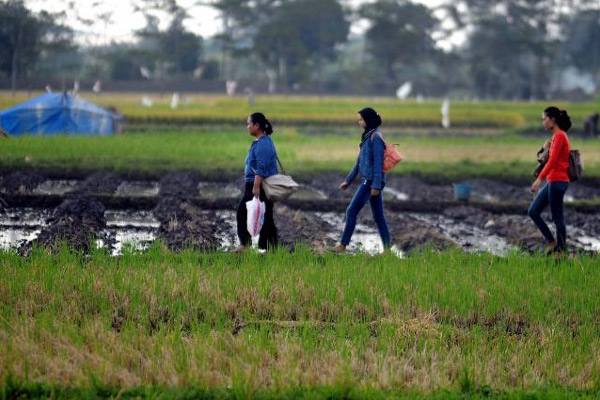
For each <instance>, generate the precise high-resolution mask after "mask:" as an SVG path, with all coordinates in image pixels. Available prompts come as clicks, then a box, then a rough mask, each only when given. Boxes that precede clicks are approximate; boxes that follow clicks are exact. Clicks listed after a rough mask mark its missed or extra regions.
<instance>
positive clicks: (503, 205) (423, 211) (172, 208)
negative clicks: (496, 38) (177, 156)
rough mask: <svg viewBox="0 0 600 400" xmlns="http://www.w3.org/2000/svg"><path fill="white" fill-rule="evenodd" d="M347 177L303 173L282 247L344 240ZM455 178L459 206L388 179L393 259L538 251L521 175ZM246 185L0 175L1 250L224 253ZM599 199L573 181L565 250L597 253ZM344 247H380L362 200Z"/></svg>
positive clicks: (193, 177) (280, 223) (282, 211)
mask: <svg viewBox="0 0 600 400" xmlns="http://www.w3.org/2000/svg"><path fill="white" fill-rule="evenodd" d="M342 179H343V176H341V175H336V174H322V175H319V176H315V177H308V178H305V179H304V180H303V181H301V184H302V187H301V190H300V191H299V192H298V193H297V194H296V195H295V196H294V197H292V198H291V199H290V200H288V201H286V202H283V203H278V204H277V205H276V208H275V218H276V224H277V227H278V229H279V236H280V241H281V243H282V244H283V245H284V246H285V247H286V248H288V249H290V250H293V249H294V247H295V246H296V245H297V244H298V243H304V244H307V245H309V246H311V247H312V248H313V249H314V250H315V251H325V250H326V249H327V248H329V247H331V246H333V245H334V244H335V243H336V241H337V240H339V237H340V235H341V231H342V228H343V223H344V210H345V208H346V206H347V205H348V203H349V201H350V199H351V197H352V195H353V191H354V188H351V189H349V190H348V191H346V192H340V191H339V190H337V185H338V184H339V182H340V181H341V180H342ZM461 183H467V184H469V185H471V186H472V187H473V192H472V194H471V198H470V200H469V202H460V201H456V200H455V198H454V189H453V187H452V185H451V183H449V182H433V181H431V180H430V181H424V180H422V179H420V178H417V177H401V176H392V177H390V179H389V181H388V183H387V186H386V188H385V190H384V195H385V201H386V218H387V220H388V224H389V227H390V231H391V234H392V242H393V244H394V248H395V249H396V250H397V251H398V253H399V254H405V253H407V252H410V251H413V250H415V249H420V248H423V247H424V246H431V247H433V248H436V249H445V248H448V247H452V246H457V247H461V248H463V249H465V250H467V251H488V252H492V253H494V254H498V255H502V254H506V253H507V252H510V251H512V250H523V251H529V252H533V251H536V250H539V249H541V248H542V247H543V241H542V237H541V235H540V233H539V232H538V231H537V229H536V228H535V226H534V225H533V223H532V222H531V221H530V220H529V219H528V218H527V216H526V210H527V206H528V204H529V202H530V201H531V199H532V194H531V193H530V192H529V189H528V184H527V182H517V183H514V182H501V181H494V180H489V179H471V180H465V181H462V182H461ZM242 187H243V181H242V179H238V180H233V181H231V180H228V181H220V180H219V179H218V177H217V178H215V177H210V178H207V177H201V176H199V175H198V174H196V173H191V172H173V173H168V174H165V175H163V176H158V177H157V176H152V177H150V176H137V177H131V176H120V175H118V174H116V173H113V172H97V173H91V174H87V175H68V174H64V173H63V174H41V173H35V172H27V171H14V172H10V173H5V174H3V175H1V176H0V248H5V249H7V248H12V249H16V250H17V251H19V252H21V253H23V254H27V252H28V251H30V249H31V248H32V247H33V246H43V247H45V248H47V249H49V250H51V249H55V248H56V246H57V243H61V242H66V243H68V244H69V245H70V246H73V247H76V248H80V249H82V250H89V249H90V248H91V247H93V246H99V247H106V248H108V249H110V252H111V253H112V254H115V255H116V254H120V253H121V252H122V250H123V246H133V247H135V248H140V249H143V248H145V247H147V246H148V245H149V244H150V243H152V242H153V241H154V240H156V239H161V240H162V241H163V242H164V243H165V244H166V245H167V246H168V247H169V248H171V249H174V250H181V249H183V248H187V247H193V248H196V249H205V250H221V251H228V250H230V249H232V248H234V247H235V246H236V245H237V237H236V234H235V208H236V206H237V203H238V201H239V198H240V196H241V188H242ZM599 198H600V186H598V185H597V182H585V181H583V182H581V183H574V184H572V185H571V188H570V189H569V192H568V196H567V224H568V236H569V238H568V239H569V244H570V249H571V251H572V252H594V253H597V252H599V251H600V214H599V213H598V212H597V211H598V210H599V209H600V207H598V206H594V205H585V204H581V202H580V201H579V200H593V199H599ZM545 217H546V218H547V220H549V219H550V216H549V215H548V214H546V215H545ZM549 222H551V221H549ZM350 250H351V251H357V250H360V251H367V252H370V253H376V252H378V251H380V250H381V245H380V242H379V237H378V235H377V232H376V228H375V225H374V223H373V222H372V220H371V216H370V210H369V209H368V207H366V208H365V209H364V210H363V211H362V212H361V215H360V217H359V224H358V226H357V230H356V232H355V235H354V236H353V240H352V245H351V247H350Z"/></svg>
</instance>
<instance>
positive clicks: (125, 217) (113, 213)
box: [104, 210, 160, 229]
mask: <svg viewBox="0 0 600 400" xmlns="http://www.w3.org/2000/svg"><path fill="white" fill-rule="evenodd" d="M104 218H105V219H106V226H107V227H112V226H114V227H134V228H152V229H157V228H160V222H158V220H157V219H156V218H154V215H153V214H152V212H151V211H122V210H106V211H105V212H104Z"/></svg>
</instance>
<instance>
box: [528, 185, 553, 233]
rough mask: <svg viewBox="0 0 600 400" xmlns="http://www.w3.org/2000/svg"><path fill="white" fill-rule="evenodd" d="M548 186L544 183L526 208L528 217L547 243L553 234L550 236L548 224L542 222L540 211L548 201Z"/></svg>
mask: <svg viewBox="0 0 600 400" xmlns="http://www.w3.org/2000/svg"><path fill="white" fill-rule="evenodd" d="M549 186H550V185H549V184H545V185H544V187H543V188H541V189H540V191H539V192H538V194H537V196H535V199H534V200H533V201H532V202H531V205H530V206H529V210H527V215H529V218H531V219H532V220H533V222H534V223H535V224H536V225H537V227H538V229H539V230H540V231H541V232H542V235H544V238H545V239H546V241H547V242H548V243H550V242H553V241H554V236H552V232H550V228H548V225H546V222H544V219H543V218H542V211H543V210H544V208H546V206H547V205H548V203H549V202H550V200H549V195H548V192H549V190H550V188H549Z"/></svg>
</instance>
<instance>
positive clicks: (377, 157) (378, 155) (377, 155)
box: [371, 134, 385, 196]
mask: <svg viewBox="0 0 600 400" xmlns="http://www.w3.org/2000/svg"><path fill="white" fill-rule="evenodd" d="M384 151H385V143H384V142H383V139H382V138H381V135H378V134H375V137H374V138H373V184H372V185H371V189H375V190H377V191H379V190H381V181H382V180H383V152H384ZM377 194H379V193H377ZM377 194H374V196H376V195H377Z"/></svg>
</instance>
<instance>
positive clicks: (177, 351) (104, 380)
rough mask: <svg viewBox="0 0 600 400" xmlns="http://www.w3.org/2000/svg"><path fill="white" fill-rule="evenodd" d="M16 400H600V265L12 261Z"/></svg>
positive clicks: (309, 258)
mask: <svg viewBox="0 0 600 400" xmlns="http://www.w3.org/2000/svg"><path fill="white" fill-rule="evenodd" d="M0 273H1V275H2V280H1V281H0V299H2V301H1V303H0V307H1V308H0V339H1V341H2V344H3V345H2V346H0V394H1V395H2V396H3V397H4V398H12V397H16V395H18V394H19V393H22V394H25V395H26V396H31V397H36V396H37V397H53V398H58V397H61V396H62V397H90V398H91V397H111V396H112V397H115V398H116V397H120V398H123V397H129V398H131V397H151V398H157V397H161V396H162V397H163V398H170V397H177V398H194V397H207V398H228V397H230V398H242V397H243V398H250V397H254V398H275V397H286V398H364V397H369V398H372V397H373V398H390V397H392V398H393V397H397V398H405V397H433V398H446V397H454V398H459V397H461V396H463V395H464V394H467V395H472V396H481V397H484V396H486V395H490V394H491V395H497V396H500V397H504V398H559V397H564V396H568V397H575V396H578V397H589V398H593V397H594V396H596V395H598V394H599V392H598V390H599V388H600V309H599V303H598V286H599V284H600V269H599V268H598V259H597V257H581V258H574V259H569V260H566V261H564V262H562V263H560V264H556V263H554V262H553V261H551V260H549V259H546V258H542V257H535V256H534V257H531V256H524V255H519V254H512V255H510V256H508V257H506V258H500V257H494V256H491V255H488V254H481V255H470V254H464V253H462V252H460V251H450V252H444V253H430V252H422V253H415V254H412V255H411V256H409V257H408V258H406V259H398V258H396V257H394V256H393V255H384V256H379V257H371V256H365V255H358V256H335V255H315V254H313V253H311V252H309V251H308V250H306V249H299V250H298V251H297V252H296V253H293V254H290V253H287V252H285V251H277V252H274V253H271V254H268V255H266V256H261V255H258V254H255V253H253V252H249V253H246V254H242V255H235V254H226V253H200V252H193V251H184V252H181V253H171V252H169V251H167V250H164V249H163V248H162V247H161V246H160V245H159V244H157V245H155V246H154V247H152V248H151V249H150V250H149V251H148V252H147V253H145V254H125V255H124V256H122V257H117V258H113V257H110V256H108V255H107V254H106V252H103V251H100V250H98V251H96V252H94V253H92V254H89V255H82V254H78V253H74V252H71V251H68V250H66V249H63V250H62V251H60V252H58V253H57V254H54V255H48V254H46V253H44V252H43V251H41V250H36V251H34V252H33V254H32V255H31V256H30V257H27V258H24V257H19V256H17V255H15V254H12V253H0Z"/></svg>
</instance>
